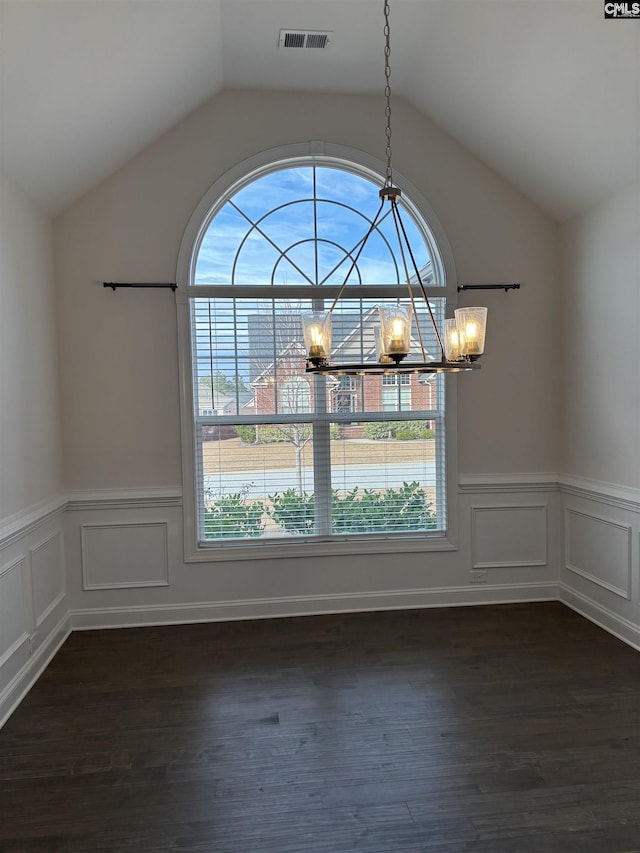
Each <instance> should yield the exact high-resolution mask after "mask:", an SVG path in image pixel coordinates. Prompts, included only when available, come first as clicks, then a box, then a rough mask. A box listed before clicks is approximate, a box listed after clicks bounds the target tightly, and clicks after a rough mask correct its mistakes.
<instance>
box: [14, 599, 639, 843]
mask: <svg viewBox="0 0 640 853" xmlns="http://www.w3.org/2000/svg"><path fill="white" fill-rule="evenodd" d="M0 850H2V851H3V853H18V851H20V853H36V852H37V853H53V851H73V853H94V851H102V853H105V851H113V853H120V851H132V852H133V853H149V851H170V850H174V851H183V853H186V851H188V852H189V853H249V851H260V853H293V851H296V853H297V851H311V852H312V853H347V851H365V853H374V851H375V853H392V851H393V853H399V851H402V853H417V851H439V853H445V851H446V853H454V852H455V853H458V852H459V851H460V853H463V852H464V851H474V853H530V851H531V853H560V851H563V853H564V851H571V853H574V852H575V853H623V851H624V853H628V852H629V851H639V850H640V654H639V653H638V652H636V651H634V650H633V649H630V648H628V647H626V646H625V645H623V644H622V643H621V642H619V641H618V640H616V639H615V638H613V637H611V636H609V635H608V634H606V633H604V632H603V631H601V630H599V629H598V628H596V627H595V626H593V625H591V624H590V623H589V622H587V621H586V620H584V619H582V618H581V617H579V616H577V615H576V614H574V613H573V612H572V611H570V610H569V609H567V608H565V607H564V606H562V605H561V604H532V605H502V606H496V607H474V608H457V609H444V610H421V611H401V612H386V613H363V614H350V615H341V616H319V617H302V618H296V619H274V620H264V621H256V622H231V623H222V624H221V623H218V624H208V625H187V626H173V627H163V628H142V629H123V630H114V631H95V632H84V633H74V634H72V636H71V637H70V638H69V639H68V640H67V642H66V643H65V644H64V646H63V648H62V649H61V651H60V652H59V653H58V655H57V656H56V657H55V659H54V661H53V662H52V664H51V665H50V666H49V668H48V669H47V671H46V672H45V673H44V675H43V676H42V678H41V679H40V680H39V682H38V683H37V684H36V686H35V687H34V688H33V690H32V691H31V692H30V693H29V695H28V696H27V697H26V699H25V700H24V702H23V703H22V704H21V705H20V707H19V708H18V709H17V711H16V712H15V714H14V715H13V716H12V717H11V718H10V719H9V721H8V722H7V724H6V725H5V727H4V729H2V731H0Z"/></svg>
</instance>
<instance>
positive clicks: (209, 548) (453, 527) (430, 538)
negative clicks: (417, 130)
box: [175, 142, 459, 563]
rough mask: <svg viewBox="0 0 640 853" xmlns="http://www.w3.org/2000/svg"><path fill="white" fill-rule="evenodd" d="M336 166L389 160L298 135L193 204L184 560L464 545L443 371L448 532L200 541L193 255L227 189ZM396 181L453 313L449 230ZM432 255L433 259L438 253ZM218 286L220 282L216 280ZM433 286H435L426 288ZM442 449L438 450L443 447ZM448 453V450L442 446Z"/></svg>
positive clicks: (186, 294) (183, 410)
mask: <svg viewBox="0 0 640 853" xmlns="http://www.w3.org/2000/svg"><path fill="white" fill-rule="evenodd" d="M305 165H315V166H323V165H327V166H334V167H337V168H343V169H347V170H348V171H350V172H352V173H354V174H356V175H360V176H362V177H363V178H365V179H368V180H370V181H373V182H375V183H378V184H379V185H380V186H382V184H383V183H384V177H383V176H384V174H385V165H384V163H383V161H381V160H379V159H377V158H373V157H371V156H370V155H367V154H364V153H363V152H361V151H356V150H354V149H350V148H347V147H345V146H337V145H331V144H328V143H322V142H311V143H300V144H295V145H288V146H282V147H280V148H277V149H270V150H268V151H264V152H261V153H259V154H257V155H255V156H254V157H251V158H249V159H248V160H245V161H243V162H241V163H239V164H237V165H236V166H235V167H233V168H232V169H230V170H229V171H228V172H227V173H226V174H225V175H223V176H222V177H220V178H219V179H218V180H217V181H216V182H215V183H214V184H213V186H211V187H210V189H209V190H208V191H207V193H206V194H205V195H204V196H203V197H202V199H201V200H200V202H199V204H198V205H197V207H196V208H195V210H194V211H193V213H192V215H191V217H190V220H189V222H188V224H187V227H186V229H185V232H184V234H183V237H182V241H181V245H180V251H179V254H178V264H177V277H176V281H177V284H178V288H177V290H176V292H175V299H176V311H177V326H178V358H179V381H180V418H181V451H182V479H183V484H182V485H183V496H182V497H183V500H182V503H183V524H184V531H183V533H184V537H183V541H184V560H185V562H186V563H192V562H217V561H229V560H255V559H282V558H297V557H301V556H306V557H309V556H332V555H341V554H344V555H358V554H373V553H383V554H384V553H401V552H422V551H449V550H457V549H458V547H459V546H458V512H457V504H458V500H457V451H456V436H457V406H456V397H457V394H456V393H455V389H456V384H457V377H456V376H455V375H445V377H444V380H445V381H444V389H445V390H444V394H445V416H444V440H445V442H446V444H445V447H446V453H445V455H444V458H443V459H441V462H440V467H441V470H440V471H439V473H438V477H440V478H441V479H442V481H443V482H444V484H445V489H446V515H447V528H446V531H445V533H444V535H438V536H434V535H433V534H429V533H423V532H418V533H407V534H405V535H402V536H398V535H397V534H396V535H393V536H389V535H386V534H380V535H379V536H375V537H372V538H368V539H357V538H350V537H345V538H337V537H332V538H331V539H327V540H322V541H318V540H303V539H297V538H296V539H292V540H287V541H285V540H283V539H276V540H269V539H254V540H251V541H250V542H247V543H245V542H241V541H238V540H236V541H233V542H215V543H201V542H199V541H198V523H197V521H198V517H197V513H198V506H197V476H196V460H195V454H196V442H195V430H194V414H193V404H194V399H193V385H192V371H193V364H192V344H191V317H190V299H191V298H192V297H194V296H207V295H209V293H207V289H208V287H209V286H208V285H193V284H192V281H193V278H194V270H195V262H196V259H197V255H198V251H199V247H200V245H201V242H202V239H203V237H204V234H205V233H206V231H207V229H208V227H209V225H210V222H211V220H212V218H213V217H214V216H215V215H216V213H217V211H218V210H219V209H220V207H221V206H222V204H223V203H224V202H225V201H226V198H228V196H229V194H230V193H232V192H237V191H239V190H240V189H241V188H242V187H243V186H246V185H247V184H249V183H251V182H252V181H254V180H255V179H256V178H258V177H260V176H261V175H264V174H267V173H268V172H270V171H278V170H280V169H282V168H286V167H287V166H305ZM395 177H396V181H395V183H396V184H397V185H398V186H400V187H401V188H402V189H403V190H404V191H405V193H406V198H404V201H405V204H406V206H407V207H408V208H409V210H410V211H411V212H412V213H414V215H415V216H416V217H417V218H418V219H421V220H423V221H424V222H425V223H426V225H427V227H428V229H429V231H430V236H431V238H432V240H433V244H434V248H435V249H436V258H437V259H438V260H439V262H440V265H441V269H440V275H441V277H442V280H443V282H444V284H443V285H438V286H437V287H434V288H433V291H434V295H437V296H439V297H445V298H446V304H447V314H449V315H450V314H451V313H452V311H453V310H454V308H455V307H456V302H457V278H456V274H455V265H454V262H453V255H452V252H451V248H450V245H449V242H448V240H447V238H446V235H445V233H444V231H443V229H442V227H441V225H440V223H439V221H438V219H437V217H436V215H435V213H434V212H433V210H432V209H431V207H430V206H429V204H428V203H427V202H426V200H425V199H424V198H423V197H422V195H421V193H420V192H419V190H417V188H415V187H414V186H412V185H411V183H410V182H409V181H408V180H406V179H404V178H403V177H402V176H401V175H400V174H399V173H396V176H395ZM436 258H434V260H435V259H436ZM212 287H215V288H216V290H217V292H219V291H220V285H214V286H212ZM230 289H231V288H230ZM427 290H429V288H427ZM265 291H266V292H265V296H267V295H269V296H271V295H274V294H273V293H272V292H271V291H272V288H265ZM437 456H438V454H437ZM440 456H441V457H442V454H440Z"/></svg>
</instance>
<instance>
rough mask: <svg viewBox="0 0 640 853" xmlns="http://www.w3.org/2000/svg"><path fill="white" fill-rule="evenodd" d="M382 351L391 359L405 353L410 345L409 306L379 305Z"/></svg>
mask: <svg viewBox="0 0 640 853" xmlns="http://www.w3.org/2000/svg"><path fill="white" fill-rule="evenodd" d="M378 313H379V315H380V341H381V349H382V353H383V354H384V355H386V356H389V358H391V359H393V361H400V360H401V359H403V358H404V357H405V355H407V353H408V352H409V349H410V345H411V306H410V305H379V306H378Z"/></svg>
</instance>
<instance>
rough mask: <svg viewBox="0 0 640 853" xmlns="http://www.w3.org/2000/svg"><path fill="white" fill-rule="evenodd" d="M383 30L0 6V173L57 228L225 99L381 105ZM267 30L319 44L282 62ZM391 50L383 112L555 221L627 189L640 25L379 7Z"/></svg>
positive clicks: (518, 2) (294, 13) (294, 1)
mask: <svg viewBox="0 0 640 853" xmlns="http://www.w3.org/2000/svg"><path fill="white" fill-rule="evenodd" d="M382 12H383V3H382V0H0V97H1V112H0V117H1V122H2V123H1V128H0V129H1V131H2V149H1V151H0V157H1V160H0V163H1V165H2V168H3V170H4V171H6V172H7V173H8V174H9V175H10V176H12V177H13V178H14V179H15V180H16V181H17V182H18V183H19V184H21V185H22V186H23V187H24V188H25V189H26V191H27V192H29V193H30V194H31V195H32V196H33V197H34V198H35V199H36V200H37V201H39V202H40V203H41V205H42V206H43V207H44V208H46V209H47V210H49V211H51V212H56V211H59V210H61V209H63V208H64V207H65V206H67V205H68V204H69V203H71V202H72V201H73V200H74V199H75V198H77V197H78V196H79V195H81V194H82V193H83V192H85V191H86V190H87V189H89V188H90V187H91V186H93V185H94V184H96V183H97V182H98V181H100V180H101V179H102V178H104V177H106V176H107V175H108V174H110V173H111V172H113V171H114V170H115V169H117V168H118V167H119V166H121V165H122V164H123V163H124V162H126V161H127V160H128V159H129V158H130V157H131V156H133V155H134V154H135V153H136V152H137V151H139V150H140V149H142V148H143V147H144V146H145V145H147V144H148V143H150V142H152V141H153V140H154V139H155V138H156V137H158V136H159V135H160V134H161V133H163V132H164V131H166V130H168V129H169V128H170V127H171V126H173V125H174V124H176V123H177V122H178V121H180V120H181V119H182V118H183V117H184V116H186V115H187V114H188V113H189V112H191V111H192V110H193V109H195V108H197V107H198V106H199V105H200V104H202V103H204V102H205V101H206V100H208V99H209V98H210V97H212V96H213V95H215V94H216V93H217V92H219V91H220V90H221V89H223V88H236V89H237V88H250V89H260V88H269V89H277V90H281V91H282V90H285V91H286V90H291V91H310V92H320V91H321V92H346V93H367V94H381V92H382V89H383V85H384V73H383V53H382V50H383V41H382V25H383V15H382ZM282 28H291V29H308V30H328V31H331V32H332V33H333V36H332V40H331V43H330V45H329V47H328V48H326V49H325V50H317V49H297V50H296V49H283V48H279V47H278V39H279V33H280V30H281V29H282ZM391 33H392V51H391V63H392V83H393V92H394V95H398V96H402V97H404V98H405V99H406V100H407V101H409V102H410V103H412V104H413V105H414V106H415V107H416V108H417V109H419V110H421V111H422V112H423V113H424V114H425V115H427V116H428V117H429V118H430V119H432V120H433V121H435V122H436V123H437V124H438V125H440V127H442V128H443V129H444V130H445V131H447V132H448V133H449V134H450V135H451V136H453V137H454V138H455V139H457V140H458V141H459V142H460V143H462V144H463V145H464V146H466V147H467V148H468V149H469V150H470V151H472V152H473V153H474V154H476V155H477V156H478V157H480V158H481V159H482V160H484V161H485V162H486V163H487V164H488V165H489V166H491V167H492V168H493V169H495V170H496V171H497V172H498V173H500V174H501V175H503V176H504V177H505V178H506V179H507V180H509V181H510V182H511V183H513V184H514V185H515V186H517V187H519V188H520V189H521V190H522V191H523V192H524V193H525V194H527V195H528V196H529V197H530V198H532V199H533V200H534V201H535V202H537V203H538V204H539V205H540V206H541V207H543V208H544V209H545V210H547V211H548V212H549V213H550V214H551V215H552V216H554V217H555V218H557V219H559V220H562V219H565V218H567V217H570V216H572V215H574V214H576V213H578V212H580V211H581V210H584V209H586V208H588V207H589V206H591V205H593V204H596V203H597V202H598V201H600V200H601V199H603V198H606V197H607V196H608V195H611V194H613V193H615V192H616V191H617V190H619V189H620V188H621V187H623V186H625V185H626V184H628V183H629V182H631V181H634V180H637V179H638V177H639V176H640V21H634V20H614V21H611V20H609V21H605V20H604V15H603V2H602V0H391ZM383 120H384V117H383V116H382V117H381V133H382V131H383V124H382V122H383ZM381 147H382V146H381ZM381 156H382V152H381Z"/></svg>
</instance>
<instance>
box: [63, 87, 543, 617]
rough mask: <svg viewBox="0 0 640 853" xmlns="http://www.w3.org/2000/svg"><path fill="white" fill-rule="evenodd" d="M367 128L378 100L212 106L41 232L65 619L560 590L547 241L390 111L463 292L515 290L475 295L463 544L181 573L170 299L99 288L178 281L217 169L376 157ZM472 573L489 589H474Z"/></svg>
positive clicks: (525, 215) (377, 147)
mask: <svg viewBox="0 0 640 853" xmlns="http://www.w3.org/2000/svg"><path fill="white" fill-rule="evenodd" d="M382 121H383V102H382V101H381V99H377V98H358V97H335V96H322V95H313V96H309V95H304V96H303V95H289V94H281V93H268V92H259V93H256V92H224V93H222V94H221V95H219V96H218V97H216V98H214V99H213V100H211V101H210V102H209V103H207V104H206V105H204V106H203V107H202V108H201V109H200V110H199V111H197V112H196V113H194V114H193V115H191V116H190V117H189V118H187V119H186V120H185V121H183V122H182V123H181V124H179V125H178V126H177V127H176V128H174V129H173V130H172V131H171V132H169V133H168V134H166V135H165V136H163V137H162V138H161V139H160V140H158V141H157V142H156V143H155V144H153V145H151V146H150V147H149V148H148V149H146V150H145V151H144V152H142V153H141V154H140V155H139V156H138V157H136V158H135V159H133V160H132V161H131V162H129V163H128V164H127V165H126V166H125V167H124V168H122V169H121V170H120V171H119V172H118V173H116V174H115V175H113V176H112V177H111V178H110V179H109V180H107V181H105V182H104V183H103V184H101V185H100V186H98V187H97V188H95V189H94V190H93V191H92V192H90V193H89V194H88V195H86V196H85V197H84V198H82V199H81V200H80V201H79V202H78V203H76V204H75V205H74V206H73V207H71V208H70V209H69V210H67V211H66V212H64V213H63V214H62V215H60V216H59V217H58V218H57V219H56V221H55V246H56V276H57V285H58V296H59V301H60V306H61V313H60V317H61V363H62V372H61V375H62V399H63V418H64V430H63V433H64V460H65V472H66V477H67V486H68V488H69V489H70V494H69V496H70V500H71V503H70V506H69V513H68V519H67V541H68V557H67V559H68V577H69V581H70V591H69V596H70V606H71V608H72V611H73V619H74V624H86V625H94V624H123V623H129V622H136V621H154V620H156V619H157V620H163V619H166V620H168V621H171V620H172V619H180V618H185V619H186V618H196V617H199V616H202V617H203V618H224V617H226V616H237V615H244V616H247V615H249V616H250V615H258V614H275V613H286V612H309V611H314V610H315V611H317V610H323V609H341V608H357V607H376V606H410V605H411V604H434V603H448V602H451V601H454V600H456V601H484V600H506V599H508V598H517V597H524V598H532V597H553V595H554V594H555V582H556V577H557V560H556V556H557V555H556V542H557V536H556V531H555V501H556V497H557V496H556V494H555V490H556V488H557V487H556V481H555V478H554V476H549V475H548V474H547V472H554V471H557V465H558V450H559V445H558V420H557V419H558V414H557V410H558V375H557V370H556V365H557V358H556V356H557V291H558V274H559V268H558V265H559V254H558V249H559V243H558V233H557V228H556V226H555V224H554V223H553V222H552V221H551V220H550V219H549V218H548V217H546V216H545V215H544V214H542V213H541V212H540V211H539V210H538V209H537V208H536V207H535V206H534V205H533V204H532V203H531V202H529V201H527V200H526V199H525V198H524V197H523V196H522V195H521V194H519V193H518V192H517V191H515V190H514V189H512V188H511V187H510V186H509V185H508V184H507V183H505V182H504V181H503V180H501V179H500V178H499V177H498V176H497V175H496V174H495V173H493V172H492V171H491V170H490V169H488V168H487V167H486V166H484V165H483V164H482V163H480V162H479V161H478V160H477V159H475V158H474V157H472V156H471V155H470V154H469V153H468V152H467V151H466V150H464V149H462V148H461V147H460V146H459V145H457V144H456V143H455V142H453V141H452V140H451V139H450V138H449V137H447V136H446V135H445V134H443V133H442V132H441V131H439V130H438V128H437V127H435V126H434V125H433V124H432V123H430V122H429V121H427V120H426V119H425V118H424V117H423V116H421V115H420V114H419V113H418V112H416V111H415V110H413V109H412V108H411V107H409V106H408V105H407V104H405V103H404V102H402V101H399V102H398V104H397V105H396V106H395V108H394V123H395V129H394V160H395V165H396V168H397V170H398V172H399V173H400V174H402V175H404V176H405V177H406V178H407V179H408V180H409V181H410V182H411V183H412V184H414V185H415V186H416V187H417V189H418V190H419V191H420V192H421V193H422V195H423V196H424V197H425V198H426V199H427V200H428V201H429V203H430V204H431V206H432V208H433V209H434V210H435V212H436V215H437V216H438V217H439V219H440V222H441V224H442V226H443V228H444V230H445V232H446V234H447V236H448V238H449V241H450V243H451V246H452V249H453V254H454V259H455V263H456V265H457V270H458V274H459V278H460V280H462V281H470V282H476V283H477V282H495V281H507V282H514V281H518V282H522V284H523V288H522V290H521V291H519V292H515V293H514V292H510V293H508V294H505V293H504V292H503V291H499V292H498V291H494V292H488V293H485V294H483V297H484V298H483V301H484V302H485V303H486V304H488V305H489V308H490V320H489V324H490V325H489V347H488V354H487V355H486V357H485V360H484V362H483V369H482V370H481V371H480V372H479V373H478V374H473V375H472V376H463V377H461V378H460V381H459V440H458V458H459V462H460V472H461V475H463V478H466V480H465V482H464V487H463V490H462V493H461V494H460V495H459V496H455V499H456V500H457V501H458V502H459V509H460V518H461V523H460V550H458V551H453V552H450V553H446V554H442V553H438V554H429V553H425V552H422V551H418V552H416V553H407V554H404V555H403V558H402V560H401V561H399V560H397V559H394V560H390V559H389V558H388V557H383V556H380V555H375V554H374V555H367V556H362V557H359V558H345V557H339V556H337V557H336V556H334V557H317V558H308V559H305V560H300V559H295V560H294V559H279V560H272V561H267V562H265V561H243V562H228V563H225V562H217V563H215V564H203V565H193V564H189V565H184V563H183V562H182V553H183V551H182V510H181V506H180V503H181V500H180V487H181V467H180V439H179V388H178V371H177V362H178V359H177V340H176V309H175V304H174V297H173V295H172V294H171V292H170V291H167V290H155V291H153V290H152V291H144V290H118V291H116V292H115V293H114V292H112V291H111V290H105V289H104V288H103V287H102V286H101V284H100V282H102V281H110V280H115V281H173V280H175V276H176V261H177V255H178V249H179V246H180V241H181V238H182V235H183V231H184V229H185V227H186V224H187V222H188V220H189V217H190V215H191V213H192V211H193V210H194V208H195V207H196V206H197V204H198V202H199V200H200V198H201V197H202V196H203V195H204V194H205V193H206V191H207V190H208V188H209V187H210V186H211V185H212V184H213V183H214V182H215V181H216V180H217V179H218V178H219V177H220V176H221V175H224V174H225V172H226V171H227V170H229V169H231V168H232V167H233V166H234V165H236V164H237V163H239V162H241V161H244V160H246V159H247V158H249V157H251V156H254V155H255V154H257V153H259V152H261V151H264V150H266V149H270V148H274V147H277V146H281V145H287V144H290V143H296V142H305V141H310V140H322V141H324V142H326V143H333V144H336V145H342V146H347V147H349V148H351V149H357V150H359V151H362V152H364V153H365V154H366V155H368V156H369V157H380V155H382V156H383V155H384V148H383V146H384V138H383V133H382V128H383V125H382ZM475 300H477V296H474V297H472V299H471V300H469V299H465V301H464V303H463V304H473V303H474V301H475ZM461 301H462V300H461ZM485 486H486V488H485ZM514 504H517V508H516V509H515V510H514V511H511V510H510V509H509V507H511V506H513V505H514ZM481 507H484V508H486V509H485V511H482V512H481V511H479V508H481ZM492 531H493V532H492ZM125 541H126V542H128V543H129V546H128V548H127V549H126V552H125V549H123V542H125ZM476 562H480V563H482V564H483V565H485V566H486V567H487V581H488V583H487V584H486V585H485V586H474V587H471V586H470V584H469V571H470V569H471V567H472V565H474V564H475V563H476Z"/></svg>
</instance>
